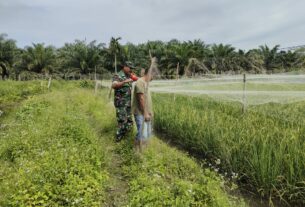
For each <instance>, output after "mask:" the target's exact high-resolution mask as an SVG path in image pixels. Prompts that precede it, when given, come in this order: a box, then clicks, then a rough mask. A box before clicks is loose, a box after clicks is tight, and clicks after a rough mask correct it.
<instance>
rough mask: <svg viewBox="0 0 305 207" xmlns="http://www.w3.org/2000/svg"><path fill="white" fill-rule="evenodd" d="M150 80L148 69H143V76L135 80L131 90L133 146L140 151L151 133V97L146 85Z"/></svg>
mask: <svg viewBox="0 0 305 207" xmlns="http://www.w3.org/2000/svg"><path fill="white" fill-rule="evenodd" d="M151 80H152V77H151V74H150V73H149V69H145V71H144V76H143V77H141V78H139V79H138V80H137V82H136V84H135V87H134V91H133V98H132V113H133V114H134V117H135V122H136V125H137V135H136V139H135V147H136V150H138V151H140V152H142V147H143V145H144V146H145V145H146V144H147V141H148V139H149V138H150V137H151V134H152V126H151V125H152V124H151V119H152V116H153V111H152V99H151V94H150V91H149V87H148V83H149V82H150V81H151Z"/></svg>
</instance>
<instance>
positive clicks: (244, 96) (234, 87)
mask: <svg viewBox="0 0 305 207" xmlns="http://www.w3.org/2000/svg"><path fill="white" fill-rule="evenodd" d="M102 85H103V86H104V87H110V86H111V80H110V79H108V80H104V81H103V83H102ZM150 90H151V91H152V92H154V93H171V94H184V95H189V96H200V95H201V96H202V95H206V96H209V97H212V98H214V99H216V100H219V101H238V102H241V103H243V104H245V105H257V104H264V103H269V102H275V103H291V102H297V101H302V100H305V75H287V74H276V75H246V76H245V77H244V76H243V75H225V76H223V75H214V76H211V75H209V76H202V77H197V78H180V79H171V80H163V79H159V80H153V81H152V82H151V83H150Z"/></svg>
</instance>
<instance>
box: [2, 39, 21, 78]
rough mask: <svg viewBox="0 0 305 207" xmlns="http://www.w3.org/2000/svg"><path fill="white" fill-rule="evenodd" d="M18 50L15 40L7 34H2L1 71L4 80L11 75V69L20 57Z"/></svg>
mask: <svg viewBox="0 0 305 207" xmlns="http://www.w3.org/2000/svg"><path fill="white" fill-rule="evenodd" d="M18 51H19V50H18V48H17V46H16V42H15V41H14V40H11V39H7V36H6V35H5V34H0V72H1V77H2V80H4V79H5V78H8V77H9V74H10V71H11V70H12V68H13V66H14V64H15V63H16V60H17V58H18V54H19V53H18Z"/></svg>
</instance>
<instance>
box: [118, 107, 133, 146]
mask: <svg viewBox="0 0 305 207" xmlns="http://www.w3.org/2000/svg"><path fill="white" fill-rule="evenodd" d="M116 118H117V122H118V129H117V132H116V141H120V140H121V139H122V138H123V137H124V135H126V133H127V132H128V131H130V130H131V129H132V124H133V121H132V115H131V107H116Z"/></svg>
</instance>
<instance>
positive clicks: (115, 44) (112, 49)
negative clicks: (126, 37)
mask: <svg viewBox="0 0 305 207" xmlns="http://www.w3.org/2000/svg"><path fill="white" fill-rule="evenodd" d="M120 39H121V37H117V38H114V37H111V39H110V44H109V53H110V54H111V55H112V56H113V57H114V68H115V73H117V71H118V70H117V56H118V55H119V54H120V53H121V45H120V43H119V40H120Z"/></svg>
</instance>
